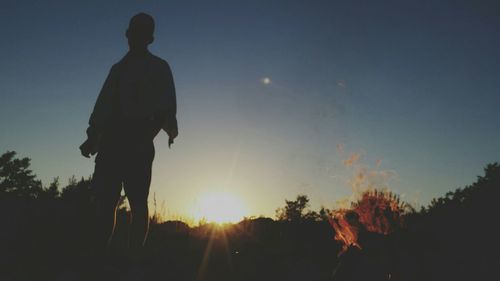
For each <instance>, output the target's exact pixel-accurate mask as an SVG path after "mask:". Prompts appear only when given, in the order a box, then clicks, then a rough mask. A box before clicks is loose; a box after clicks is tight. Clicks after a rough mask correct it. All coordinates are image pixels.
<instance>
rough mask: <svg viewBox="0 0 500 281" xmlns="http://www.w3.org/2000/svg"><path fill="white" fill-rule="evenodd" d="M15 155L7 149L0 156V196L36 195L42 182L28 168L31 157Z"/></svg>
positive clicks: (40, 188) (40, 189)
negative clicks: (17, 156) (19, 157)
mask: <svg viewBox="0 0 500 281" xmlns="http://www.w3.org/2000/svg"><path fill="white" fill-rule="evenodd" d="M15 156H16V152H15V151H7V152H6V153H4V154H3V155H2V156H0V196H1V195H6V194H11V195H16V196H19V197H31V198H35V197H37V196H38V195H39V194H40V193H41V192H42V191H43V188H42V182H41V181H40V180H37V179H36V175H35V174H33V171H31V170H30V169H29V166H30V161H31V159H29V158H27V157H26V158H22V159H18V158H15Z"/></svg>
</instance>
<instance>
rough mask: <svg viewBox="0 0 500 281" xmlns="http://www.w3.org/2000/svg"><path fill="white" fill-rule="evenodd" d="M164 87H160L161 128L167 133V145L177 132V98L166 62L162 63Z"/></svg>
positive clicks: (171, 141)
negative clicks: (162, 119)
mask: <svg viewBox="0 0 500 281" xmlns="http://www.w3.org/2000/svg"><path fill="white" fill-rule="evenodd" d="M163 71H164V74H163V79H165V80H164V84H163V85H164V89H162V92H163V93H162V100H163V105H164V109H165V110H164V112H163V114H164V122H163V125H162V129H163V130H164V131H165V132H166V133H167V134H168V137H169V140H168V143H169V146H170V144H172V143H173V142H174V139H175V138H176V137H177V135H178V134H179V131H178V127H177V117H176V115H177V99H176V95H175V85H174V78H173V75H172V71H171V69H170V66H169V65H168V63H166V62H165V65H164V69H163Z"/></svg>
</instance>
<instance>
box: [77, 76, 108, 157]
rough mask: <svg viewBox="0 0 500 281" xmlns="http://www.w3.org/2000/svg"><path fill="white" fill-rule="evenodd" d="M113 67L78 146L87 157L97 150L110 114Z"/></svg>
mask: <svg viewBox="0 0 500 281" xmlns="http://www.w3.org/2000/svg"><path fill="white" fill-rule="evenodd" d="M114 68H115V67H114V66H113V67H112V68H111V70H110V72H109V74H108V76H107V78H106V81H104V85H103V86H102V89H101V91H100V92H99V96H98V97H97V101H96V103H95V105H94V110H93V111H92V114H91V115H90V119H89V127H88V128H87V131H86V133H87V140H86V141H85V142H84V143H83V144H82V145H81V146H80V151H81V153H82V155H83V156H84V157H87V158H88V157H90V155H94V154H96V153H97V151H98V150H99V147H98V146H99V142H100V139H101V137H102V134H103V131H104V128H105V127H106V124H107V123H108V122H109V120H110V117H111V114H112V102H113V91H114V90H115V89H114V87H115V78H114V77H115V74H114V72H115V71H114Z"/></svg>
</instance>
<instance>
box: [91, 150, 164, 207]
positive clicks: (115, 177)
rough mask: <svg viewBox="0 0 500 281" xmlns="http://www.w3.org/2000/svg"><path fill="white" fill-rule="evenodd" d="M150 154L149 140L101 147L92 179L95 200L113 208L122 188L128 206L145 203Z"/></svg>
mask: <svg viewBox="0 0 500 281" xmlns="http://www.w3.org/2000/svg"><path fill="white" fill-rule="evenodd" d="M154 154H155V150H154V145H153V141H152V140H151V141H146V142H139V143H128V144H125V143H123V142H122V143H117V144H116V145H109V146H106V147H101V149H100V150H99V152H98V154H97V157H96V160H95V169H94V174H93V176H92V186H91V188H92V192H93V194H94V196H95V199H96V200H97V201H98V202H103V203H105V204H111V203H114V204H116V203H117V202H118V200H119V199H120V195H121V190H122V187H123V189H124V190H125V195H126V196H127V198H128V200H129V203H130V205H131V206H133V205H134V204H135V203H138V204H144V203H145V202H147V199H148V195H149V186H150V184H151V168H152V165H153V159H154Z"/></svg>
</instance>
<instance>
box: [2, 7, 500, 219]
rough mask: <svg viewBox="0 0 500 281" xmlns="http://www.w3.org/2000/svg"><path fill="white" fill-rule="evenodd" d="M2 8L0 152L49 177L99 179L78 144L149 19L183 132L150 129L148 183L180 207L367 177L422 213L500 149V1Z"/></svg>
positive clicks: (173, 208) (246, 201) (339, 187)
mask: <svg viewBox="0 0 500 281" xmlns="http://www.w3.org/2000/svg"><path fill="white" fill-rule="evenodd" d="M0 5H1V9H0V37H1V38H2V39H1V41H0V62H1V63H0V153H3V152H5V151H8V150H15V151H17V153H18V156H19V157H30V158H31V159H32V169H33V171H34V172H35V173H36V174H37V175H38V176H39V178H41V179H42V180H43V182H44V183H45V184H47V185H48V183H49V182H50V181H51V180H52V178H54V177H56V176H57V177H59V178H60V179H61V182H62V184H63V185H64V183H65V182H66V179H68V178H69V177H70V176H72V175H75V176H76V177H82V176H83V177H88V176H90V175H91V174H92V171H93V165H94V162H93V161H92V160H89V159H86V158H83V157H82V156H81V155H80V154H79V150H78V146H79V145H80V144H81V143H82V142H83V141H84V140H85V137H86V136H85V129H86V128H87V122H88V118H89V116H90V113H91V111H92V108H93V105H94V103H95V100H96V98H97V95H98V93H99V90H100V88H101V86H102V84H103V82H104V79H105V78H106V75H107V73H108V72H109V70H110V68H111V66H112V64H114V63H116V62H117V61H118V60H120V59H121V57H123V55H124V54H125V53H126V52H127V43H126V38H125V30H126V28H127V25H128V21H129V19H130V18H131V17H132V16H133V15H134V14H136V13H138V12H146V13H149V14H151V15H152V16H153V17H154V18H155V21H156V31H155V41H154V43H153V44H152V45H151V48H150V50H151V52H152V53H154V54H156V55H158V56H160V57H162V58H164V59H165V60H167V61H168V62H169V64H170V66H171V68H172V71H173V75H174V81H175V85H176V90H177V101H178V116H177V118H178V122H179V137H178V139H176V142H175V144H174V145H173V146H172V148H171V149H168V146H167V141H168V137H167V136H166V134H165V133H164V132H161V133H160V134H159V135H158V136H157V138H156V139H155V146H156V155H155V160H154V167H153V181H152V185H151V191H150V194H151V197H150V201H152V199H153V195H154V197H155V198H156V201H157V204H158V205H160V206H161V208H162V210H163V212H165V213H166V214H167V216H169V217H172V218H174V217H180V218H183V217H184V218H185V217H190V216H191V217H192V216H195V215H194V214H195V213H196V212H199V208H200V206H201V205H203V204H200V201H203V198H206V197H207V196H209V197H210V196H213V194H231V196H233V197H231V198H234V197H237V198H238V200H239V203H240V204H241V205H244V210H245V214H246V215H256V216H258V215H265V216H274V212H275V209H276V208H278V207H280V206H283V205H284V200H285V199H293V198H295V197H296V195H297V194H307V195H308V196H309V197H310V199H311V207H312V209H316V210H317V209H318V208H319V207H320V206H321V205H324V206H326V207H334V206H337V205H339V204H341V202H343V201H344V200H345V199H346V198H351V196H352V194H353V187H354V188H355V189H358V188H366V187H368V186H375V187H384V188H390V189H391V190H392V191H394V192H396V193H398V194H400V195H401V196H402V198H403V199H404V200H406V201H408V202H411V203H413V204H416V205H417V206H422V205H427V204H428V203H429V202H430V201H431V199H432V198H434V197H437V196H441V195H443V194H445V193H446V192H447V191H450V190H454V189H456V188H458V187H463V186H465V185H467V184H470V183H472V182H474V181H475V179H476V176H478V175H481V174H482V171H483V168H484V167H485V165H486V164H488V163H491V162H495V161H499V160H500V146H499V145H498V143H499V140H500V130H499V128H498V124H500V111H499V110H498V108H499V105H500V95H499V89H500V79H498V77H500V51H499V50H500V33H499V32H498V30H500V4H498V3H495V1H383V0H380V1H353V0H349V1H347V0H346V1H334V0H330V1H295V0H290V1H229V0H228V1H166V0H164V1H78V2H77V1H22V0H21V1H10V0H7V1H4V0H3V1H2V2H1V4H0ZM360 175H366V177H364V178H360ZM355 192H356V191H355Z"/></svg>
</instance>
